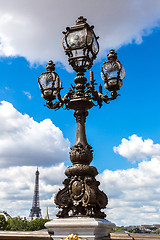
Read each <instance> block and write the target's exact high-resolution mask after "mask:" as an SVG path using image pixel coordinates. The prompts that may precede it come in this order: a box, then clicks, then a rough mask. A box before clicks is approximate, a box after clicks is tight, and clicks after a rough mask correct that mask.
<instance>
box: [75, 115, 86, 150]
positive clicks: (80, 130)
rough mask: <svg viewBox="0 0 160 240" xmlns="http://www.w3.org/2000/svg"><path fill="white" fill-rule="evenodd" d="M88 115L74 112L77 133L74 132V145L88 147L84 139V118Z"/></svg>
mask: <svg viewBox="0 0 160 240" xmlns="http://www.w3.org/2000/svg"><path fill="white" fill-rule="evenodd" d="M87 115H88V112H87V111H75V113H74V116H75V118H76V122H77V131H76V140H75V145H77V144H82V145H83V146H86V145H88V143H87V137H86V128H85V122H86V116H87Z"/></svg>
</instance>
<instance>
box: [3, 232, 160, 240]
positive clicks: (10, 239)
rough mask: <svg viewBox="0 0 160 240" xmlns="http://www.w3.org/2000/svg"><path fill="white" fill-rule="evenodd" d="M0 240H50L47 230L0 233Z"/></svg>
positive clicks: (123, 238) (156, 238)
mask: <svg viewBox="0 0 160 240" xmlns="http://www.w3.org/2000/svg"><path fill="white" fill-rule="evenodd" d="M0 240H51V238H50V236H49V234H48V232H47V230H41V231H35V232H19V231H17V232H16V231H0ZM102 240H160V235H158V234H132V233H131V234H129V235H128V234H127V233H111V234H110V236H108V237H105V238H104V239H102Z"/></svg>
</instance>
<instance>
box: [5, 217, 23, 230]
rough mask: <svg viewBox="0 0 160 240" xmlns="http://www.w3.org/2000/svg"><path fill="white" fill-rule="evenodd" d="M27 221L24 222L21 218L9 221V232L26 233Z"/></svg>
mask: <svg viewBox="0 0 160 240" xmlns="http://www.w3.org/2000/svg"><path fill="white" fill-rule="evenodd" d="M27 224H28V222H27V220H22V219H21V218H20V217H14V218H12V219H10V220H8V224H7V230H10V231H26V229H27Z"/></svg>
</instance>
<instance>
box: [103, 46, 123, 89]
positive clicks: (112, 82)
mask: <svg viewBox="0 0 160 240" xmlns="http://www.w3.org/2000/svg"><path fill="white" fill-rule="evenodd" d="M107 56H108V61H107V62H104V64H103V67H102V69H101V76H102V79H103V81H104V82H105V85H104V87H105V88H106V89H108V90H109V91H117V90H119V89H120V88H121V87H122V85H123V82H122V80H123V78H124V77H125V70H124V67H123V66H122V64H121V63H120V61H119V60H118V59H117V53H115V51H114V50H113V49H111V50H110V53H109V54H108V55H107Z"/></svg>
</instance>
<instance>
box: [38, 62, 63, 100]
mask: <svg viewBox="0 0 160 240" xmlns="http://www.w3.org/2000/svg"><path fill="white" fill-rule="evenodd" d="M46 70H47V72H45V73H42V74H41V76H40V77H39V78H38V84H39V88H40V90H41V92H42V97H43V98H44V99H45V100H47V101H53V100H54V99H56V97H57V94H58V91H59V90H60V89H61V88H62V86H61V81H60V78H59V76H58V74H57V73H56V72H55V71H54V70H55V64H54V63H53V61H52V60H50V61H49V62H48V64H47V66H46Z"/></svg>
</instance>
